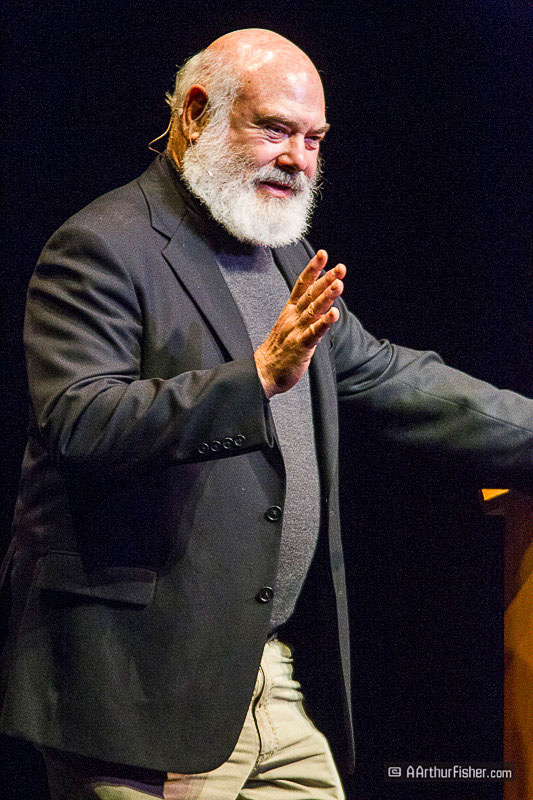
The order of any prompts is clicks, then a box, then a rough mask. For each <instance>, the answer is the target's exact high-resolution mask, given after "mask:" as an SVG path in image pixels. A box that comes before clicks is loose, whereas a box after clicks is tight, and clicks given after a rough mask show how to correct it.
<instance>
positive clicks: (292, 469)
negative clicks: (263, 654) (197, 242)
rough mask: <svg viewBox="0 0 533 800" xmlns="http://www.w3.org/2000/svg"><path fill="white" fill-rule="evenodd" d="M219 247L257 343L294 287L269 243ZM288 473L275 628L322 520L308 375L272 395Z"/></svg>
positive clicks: (292, 599)
mask: <svg viewBox="0 0 533 800" xmlns="http://www.w3.org/2000/svg"><path fill="white" fill-rule="evenodd" d="M228 250H229V248H224V247H223V246H221V247H219V248H218V252H217V254H216V255H217V261H218V265H219V267H220V269H221V272H222V274H223V276H224V278H225V280H226V283H227V285H228V288H229V289H230V291H231V293H232V295H233V298H234V300H235V302H236V303H237V306H238V308H239V310H240V312H241V315H242V317H243V319H244V323H245V325H246V329H247V331H248V335H249V336H250V339H251V342H252V345H253V347H254V349H256V348H257V347H259V345H260V344H262V342H264V340H265V339H266V337H267V335H268V333H269V332H270V330H271V328H272V325H273V324H274V322H275V321H276V319H277V317H278V315H279V313H280V311H281V309H282V308H283V306H284V305H285V303H286V302H287V300H288V298H289V287H288V286H287V284H286V283H285V280H284V278H283V276H282V274H281V273H280V271H279V270H278V269H277V267H276V264H275V262H274V258H273V256H272V252H271V250H270V249H269V248H267V247H252V246H247V245H239V244H238V243H237V244H234V243H233V242H232V247H231V252H228ZM270 409H271V411H272V416H273V419H274V425H275V427H276V433H277V436H278V440H279V443H280V447H281V453H282V456H283V461H284V463H285V470H286V474H287V494H286V499H285V507H284V515H283V527H282V538H281V548H280V558H279V567H278V574H277V580H276V586H275V591H274V601H273V608H272V617H271V630H275V629H276V628H278V627H279V626H280V625H281V624H282V623H284V622H286V621H287V619H288V618H289V617H290V615H291V614H292V612H293V610H294V606H295V604H296V600H297V599H298V595H299V593H300V589H301V587H302V584H303V582H304V580H305V576H306V574H307V571H308V569H309V565H310V563H311V559H312V557H313V553H314V551H315V547H316V542H317V538H318V530H319V524H320V485H319V477H318V464H317V458H316V450H315V436H314V429H313V415H312V408H311V395H310V391H309V375H308V373H306V374H305V375H304V376H303V378H301V379H300V381H299V382H298V383H297V384H296V386H294V387H293V388H292V389H290V390H289V391H288V392H284V393H283V394H278V395H275V396H274V397H272V398H271V400H270Z"/></svg>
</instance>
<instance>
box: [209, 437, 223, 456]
mask: <svg viewBox="0 0 533 800" xmlns="http://www.w3.org/2000/svg"><path fill="white" fill-rule="evenodd" d="M221 448H222V442H219V441H218V439H215V441H214V442H211V444H210V445H209V449H210V450H211V452H212V453H218V451H219V450H220V449H221Z"/></svg>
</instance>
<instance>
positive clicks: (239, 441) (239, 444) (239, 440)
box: [233, 433, 246, 447]
mask: <svg viewBox="0 0 533 800" xmlns="http://www.w3.org/2000/svg"><path fill="white" fill-rule="evenodd" d="M233 441H234V443H235V447H242V446H243V444H244V443H245V441H246V436H243V435H242V433H239V435H238V436H236V437H235V439H234V440H233Z"/></svg>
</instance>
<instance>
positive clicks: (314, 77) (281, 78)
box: [233, 64, 326, 127]
mask: <svg viewBox="0 0 533 800" xmlns="http://www.w3.org/2000/svg"><path fill="white" fill-rule="evenodd" d="M272 67H273V68H272V69H270V70H269V69H268V67H267V65H262V68H260V69H253V68H248V69H246V70H245V72H244V75H243V83H242V89H241V91H240V92H239V96H238V97H237V99H236V100H235V103H234V107H233V111H234V114H235V115H236V116H241V115H243V114H246V115H250V114H252V115H259V116H276V115H281V116H283V117H294V119H295V121H296V122H298V121H304V120H305V121H306V122H307V123H308V124H311V125H316V126H318V127H320V126H323V125H324V124H325V115H326V108H325V101H324V91H323V89H322V83H321V81H320V78H319V76H318V73H317V72H316V70H314V68H313V69H309V68H308V67H307V65H306V64H293V65H290V64H289V65H287V66H286V67H284V68H279V67H278V68H275V67H274V65H272Z"/></svg>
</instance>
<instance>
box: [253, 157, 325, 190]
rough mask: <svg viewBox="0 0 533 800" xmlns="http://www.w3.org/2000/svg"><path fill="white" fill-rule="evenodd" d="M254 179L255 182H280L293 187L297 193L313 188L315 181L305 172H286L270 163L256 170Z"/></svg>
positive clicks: (282, 184)
mask: <svg viewBox="0 0 533 800" xmlns="http://www.w3.org/2000/svg"><path fill="white" fill-rule="evenodd" d="M253 181H254V183H261V182H263V181H272V182H273V183H278V184H280V185H281V186H287V187H288V188H289V189H292V190H293V191H294V192H297V193H299V192H304V191H305V190H306V189H309V188H312V187H313V185H314V183H315V181H314V180H313V179H312V178H308V177H307V175H304V173H303V172H296V173H292V174H291V173H289V172H285V171H284V170H282V169H280V168H279V167H271V166H269V165H268V164H267V165H265V166H264V167H260V169H258V170H257V171H256V172H255V174H254V176H253Z"/></svg>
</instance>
